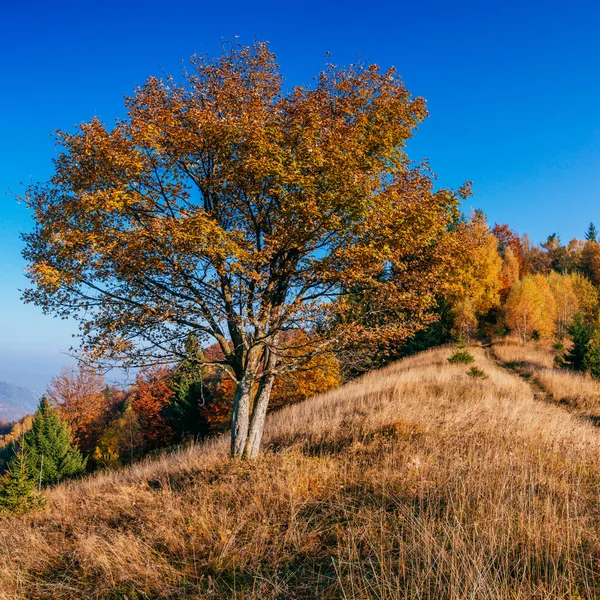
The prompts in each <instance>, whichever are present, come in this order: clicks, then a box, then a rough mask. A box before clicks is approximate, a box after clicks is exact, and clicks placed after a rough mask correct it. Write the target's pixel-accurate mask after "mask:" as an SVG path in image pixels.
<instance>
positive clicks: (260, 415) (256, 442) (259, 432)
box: [244, 375, 275, 460]
mask: <svg viewBox="0 0 600 600" xmlns="http://www.w3.org/2000/svg"><path fill="white" fill-rule="evenodd" d="M274 381H275V377H274V376H273V375H266V376H265V378H264V379H263V380H262V381H261V386H260V388H259V391H258V394H257V398H256V401H255V403H254V409H253V411H252V422H251V424H250V432H249V434H248V439H247V441H246V447H245V450H244V458H247V459H249V460H254V459H255V458H256V457H257V456H258V451H259V450H260V442H261V440H262V436H263V431H264V429H265V421H266V418H267V407H268V405H269V400H270V399H271V390H272V389H273V382H274Z"/></svg>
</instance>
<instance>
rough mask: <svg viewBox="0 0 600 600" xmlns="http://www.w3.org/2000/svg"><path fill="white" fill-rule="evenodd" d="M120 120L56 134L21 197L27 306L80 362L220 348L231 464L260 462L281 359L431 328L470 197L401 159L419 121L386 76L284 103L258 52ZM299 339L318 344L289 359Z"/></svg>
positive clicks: (337, 77) (150, 85)
mask: <svg viewBox="0 0 600 600" xmlns="http://www.w3.org/2000/svg"><path fill="white" fill-rule="evenodd" d="M126 108H127V114H126V116H125V118H124V119H122V120H121V121H119V122H118V123H117V125H116V126H114V127H112V128H111V127H109V126H106V125H105V124H103V123H102V122H100V120H99V119H97V118H94V119H92V120H91V121H90V122H88V123H84V124H82V125H81V126H80V127H79V129H78V130H77V131H76V132H75V133H67V132H60V133H59V134H58V141H59V144H60V146H61V154H60V155H59V157H58V159H57V160H56V162H55V174H54V176H53V177H52V178H51V180H50V181H49V182H48V183H46V184H40V185H34V186H32V187H31V188H29V190H28V192H27V194H26V196H25V201H26V203H27V205H28V206H29V207H30V209H31V210H32V214H33V216H34V219H35V222H36V228H35V230H34V231H33V232H32V233H31V234H27V235H25V236H24V237H25V242H26V248H25V252H24V255H25V258H26V259H27V261H28V263H29V270H28V272H29V277H30V279H31V283H32V287H31V288H30V289H29V290H27V291H26V292H25V299H26V300H27V301H29V302H33V303H35V304H37V305H39V306H41V307H43V308H44V309H45V310H47V311H49V312H53V313H55V314H59V315H61V316H68V315H78V316H79V318H80V323H81V347H82V350H83V351H84V352H85V353H87V355H88V357H89V358H91V359H95V360H99V361H103V362H110V363H117V364H126V365H129V366H147V365H150V364H153V363H156V362H160V363H165V362H169V361H171V362H173V363H176V362H178V361H180V360H184V359H186V349H185V348H186V347H185V344H186V341H187V340H188V339H189V338H190V336H196V337H197V338H198V339H199V340H200V342H201V343H202V345H210V344H212V343H217V344H218V345H219V347H220V350H221V352H222V354H223V356H224V358H223V360H222V361H221V362H220V363H219V365H218V367H219V368H223V369H226V370H227V371H228V374H229V376H230V377H231V378H232V380H233V381H234V382H235V394H234V398H233V406H232V439H231V452H232V454H233V455H236V456H246V457H249V458H253V457H255V456H256V455H257V453H258V449H259V445H260V439H261V437H262V429H263V425H264V419H265V414H266V410H267V407H268V404H269V401H270V396H271V390H272V388H273V385H274V381H275V378H276V376H277V375H278V369H277V365H278V364H281V359H282V358H285V359H286V361H287V364H286V367H285V369H286V371H288V370H291V369H292V368H299V369H301V368H304V367H305V366H306V365H307V364H308V363H309V362H310V360H312V356H313V355H315V356H316V355H317V354H319V353H321V352H325V353H329V352H331V351H332V349H334V348H335V347H336V346H337V345H339V344H341V343H344V342H345V343H352V344H357V343H360V341H361V340H374V339H377V340H391V343H394V344H401V343H403V342H404V341H406V340H407V339H409V338H410V337H411V336H412V335H413V334H414V333H415V332H416V331H418V330H419V329H422V328H423V327H425V326H426V325H427V324H428V323H430V322H431V321H432V320H434V319H435V314H434V312H435V307H436V302H437V300H436V294H437V291H438V288H439V285H440V281H441V280H442V279H443V278H444V277H445V276H446V275H447V273H448V272H449V269H450V268H451V267H452V261H453V253H452V252H451V247H452V244H451V243H450V240H449V238H451V237H452V235H453V234H452V231H451V228H450V224H451V223H452V222H454V221H455V220H456V217H457V205H458V201H459V198H460V197H461V196H462V197H465V196H466V195H468V193H469V189H468V186H465V187H463V188H461V189H460V190H459V191H458V192H454V191H452V190H448V189H443V188H439V189H436V187H435V186H434V178H433V175H432V173H431V172H430V170H429V169H428V167H427V166H426V165H425V164H415V163H413V162H411V161H410V159H409V157H408V156H407V154H406V143H407V141H408V140H409V139H410V137H411V136H412V134H413V132H414V130H415V129H416V127H417V126H418V124H419V123H420V122H421V121H422V120H423V119H424V118H425V117H426V116H427V112H426V108H425V103H424V101H423V99H421V98H413V97H412V96H411V95H410V93H409V92H408V90H407V89H406V87H405V86H404V83H403V82H402V81H401V79H400V77H399V76H398V75H397V73H396V72H395V71H394V70H393V69H389V70H387V71H382V70H381V69H379V67H377V66H376V65H352V66H350V67H348V68H339V67H336V66H333V65H328V66H326V68H325V69H324V70H323V71H322V72H321V73H320V74H319V75H318V77H317V78H316V80H315V85H314V86H313V87H311V88H302V87H294V88H290V87H288V86H286V85H285V84H284V80H283V77H282V75H281V73H280V71H279V67H278V65H277V63H276V60H275V56H274V55H273V53H272V52H271V51H270V50H269V48H268V46H267V45H266V44H264V43H256V44H254V45H253V46H252V47H243V46H232V47H231V48H229V49H228V50H226V51H225V52H224V53H223V55H222V56H220V57H218V58H217V59H214V60H209V59H205V58H204V57H200V56H195V57H193V58H192V60H191V68H190V69H189V70H188V71H187V72H185V73H184V75H183V77H182V78H181V79H175V78H172V77H168V78H166V79H165V80H159V79H156V78H150V79H148V81H147V82H146V83H145V84H144V85H143V86H142V87H140V88H138V89H137V90H135V92H134V94H133V95H132V96H130V97H129V98H127V101H126ZM358 307H360V308H358ZM296 328H304V329H305V330H307V331H311V332H312V333H311V335H312V336H313V341H314V344H313V348H312V351H311V352H310V353H308V354H303V355H299V356H296V357H295V358H294V359H293V360H292V359H291V358H290V354H289V353H288V350H289V348H288V347H287V345H286V343H285V339H286V337H285V335H283V334H284V332H285V331H287V330H290V329H296ZM205 365H206V366H211V365H215V363H210V362H209V361H205ZM215 366H216V365H215Z"/></svg>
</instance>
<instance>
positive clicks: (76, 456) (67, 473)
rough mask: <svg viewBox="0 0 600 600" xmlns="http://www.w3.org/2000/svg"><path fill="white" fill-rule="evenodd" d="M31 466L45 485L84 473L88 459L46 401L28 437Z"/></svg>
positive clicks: (26, 443)
mask: <svg viewBox="0 0 600 600" xmlns="http://www.w3.org/2000/svg"><path fill="white" fill-rule="evenodd" d="M23 443H24V444H25V446H26V447H27V450H28V460H27V463H28V466H29V468H30V469H31V471H32V472H33V473H35V474H36V477H37V478H39V481H40V482H41V483H42V484H53V483H58V482H59V481H61V480H63V479H67V478H69V477H75V476H77V475H80V474H81V473H83V471H84V469H85V465H86V462H87V459H86V458H84V457H83V456H82V455H81V452H80V451H79V449H78V448H77V446H75V445H74V444H72V442H71V429H70V427H69V425H68V424H67V423H66V422H65V421H62V420H61V418H60V416H59V415H58V413H57V412H56V411H55V410H53V409H52V408H51V407H50V405H49V404H48V402H47V400H46V399H45V398H42V399H41V401H40V405H39V408H38V409H37V411H36V413H35V415H34V418H33V424H32V427H31V429H30V430H29V431H28V432H27V433H26V434H25V435H24V437H23Z"/></svg>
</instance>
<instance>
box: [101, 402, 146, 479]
mask: <svg viewBox="0 0 600 600" xmlns="http://www.w3.org/2000/svg"><path fill="white" fill-rule="evenodd" d="M143 444H144V439H143V437H142V434H141V431H140V423H139V419H138V416H137V414H136V412H135V411H134V410H133V408H132V407H131V401H130V399H129V398H127V399H126V401H125V405H124V409H123V412H122V414H121V415H119V416H118V417H117V418H115V419H114V420H113V421H112V422H111V423H109V425H108V426H107V427H106V429H105V430H104V431H103V433H102V435H101V437H100V439H99V440H98V445H97V446H96V448H95V450H94V456H93V458H94V461H95V462H96V464H98V465H100V466H102V467H108V468H113V467H119V466H121V465H123V464H130V463H132V462H133V460H134V458H135V457H136V456H137V455H138V454H139V453H140V450H141V448H142V447H143Z"/></svg>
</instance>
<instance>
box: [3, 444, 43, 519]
mask: <svg viewBox="0 0 600 600" xmlns="http://www.w3.org/2000/svg"><path fill="white" fill-rule="evenodd" d="M36 485H37V482H36V480H35V475H34V473H32V471H31V469H30V467H29V452H28V450H27V447H26V446H25V445H24V444H21V447H20V448H19V450H18V451H16V453H15V455H14V457H13V458H12V460H11V461H10V463H9V465H8V470H7V472H6V473H5V475H4V476H3V477H2V479H1V480H0V513H24V512H27V511H30V510H33V509H35V508H40V507H42V506H43V504H44V496H43V495H42V494H41V493H39V492H38V491H37V490H36Z"/></svg>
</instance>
